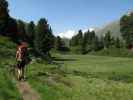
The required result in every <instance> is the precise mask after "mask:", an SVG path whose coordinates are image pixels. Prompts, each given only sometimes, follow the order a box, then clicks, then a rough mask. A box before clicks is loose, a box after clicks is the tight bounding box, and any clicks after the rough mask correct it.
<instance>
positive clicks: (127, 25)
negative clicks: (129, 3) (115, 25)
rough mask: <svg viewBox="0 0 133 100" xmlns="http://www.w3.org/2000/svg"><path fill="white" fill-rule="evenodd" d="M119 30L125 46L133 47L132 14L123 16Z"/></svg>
mask: <svg viewBox="0 0 133 100" xmlns="http://www.w3.org/2000/svg"><path fill="white" fill-rule="evenodd" d="M120 30H121V33H122V37H123V39H124V40H125V41H126V46H127V47H130V46H132V47H133V12H131V13H130V15H124V16H122V17H121V19H120Z"/></svg>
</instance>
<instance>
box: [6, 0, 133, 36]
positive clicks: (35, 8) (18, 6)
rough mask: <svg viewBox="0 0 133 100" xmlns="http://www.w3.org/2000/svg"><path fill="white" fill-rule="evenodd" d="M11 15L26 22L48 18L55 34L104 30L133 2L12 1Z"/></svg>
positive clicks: (103, 0)
mask: <svg viewBox="0 0 133 100" xmlns="http://www.w3.org/2000/svg"><path fill="white" fill-rule="evenodd" d="M8 1H9V9H10V15H11V16H12V17H15V18H17V19H22V20H24V21H28V22H29V21H31V20H33V21H35V22H37V21H38V20H39V19H40V18H42V17H45V18H47V19H48V22H49V24H50V25H51V26H52V29H53V31H54V33H55V34H57V33H61V32H65V31H68V30H79V29H87V28H89V27H100V26H102V25H104V24H105V23H109V22H111V21H113V20H117V19H119V17H120V16H121V15H123V14H124V13H126V12H127V11H128V9H133V0H8Z"/></svg>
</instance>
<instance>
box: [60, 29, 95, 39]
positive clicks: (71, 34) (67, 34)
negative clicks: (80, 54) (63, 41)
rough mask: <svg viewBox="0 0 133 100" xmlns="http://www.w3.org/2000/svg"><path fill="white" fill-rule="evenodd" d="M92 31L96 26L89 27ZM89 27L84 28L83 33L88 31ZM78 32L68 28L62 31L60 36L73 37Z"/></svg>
mask: <svg viewBox="0 0 133 100" xmlns="http://www.w3.org/2000/svg"><path fill="white" fill-rule="evenodd" d="M89 30H90V31H93V30H94V28H89ZM87 31H88V29H84V30H82V32H83V33H85V32H87ZM77 33H78V32H77V31H74V30H68V31H66V32H62V33H59V34H58V36H60V37H61V38H68V39H71V38H72V37H73V36H74V35H76V34H77Z"/></svg>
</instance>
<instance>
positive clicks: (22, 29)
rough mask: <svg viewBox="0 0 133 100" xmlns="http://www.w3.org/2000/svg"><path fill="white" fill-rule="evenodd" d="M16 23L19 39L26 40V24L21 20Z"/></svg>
mask: <svg viewBox="0 0 133 100" xmlns="http://www.w3.org/2000/svg"><path fill="white" fill-rule="evenodd" d="M17 25H18V37H19V40H20V41H27V35H26V29H25V28H26V25H25V23H24V22H23V21H22V20H18V21H17Z"/></svg>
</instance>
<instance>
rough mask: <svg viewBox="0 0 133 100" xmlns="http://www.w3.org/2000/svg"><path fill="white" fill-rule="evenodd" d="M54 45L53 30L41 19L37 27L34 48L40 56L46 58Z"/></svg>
mask: <svg viewBox="0 0 133 100" xmlns="http://www.w3.org/2000/svg"><path fill="white" fill-rule="evenodd" d="M53 45H54V36H53V34H52V29H51V27H50V26H49V24H48V22H47V20H46V19H45V18H41V19H40V20H39V21H38V24H37V26H36V34H35V40H34V46H35V49H36V51H37V52H38V54H40V55H42V56H44V55H45V54H47V53H48V52H49V51H50V50H51V48H52V47H53Z"/></svg>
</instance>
